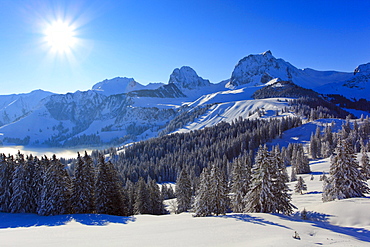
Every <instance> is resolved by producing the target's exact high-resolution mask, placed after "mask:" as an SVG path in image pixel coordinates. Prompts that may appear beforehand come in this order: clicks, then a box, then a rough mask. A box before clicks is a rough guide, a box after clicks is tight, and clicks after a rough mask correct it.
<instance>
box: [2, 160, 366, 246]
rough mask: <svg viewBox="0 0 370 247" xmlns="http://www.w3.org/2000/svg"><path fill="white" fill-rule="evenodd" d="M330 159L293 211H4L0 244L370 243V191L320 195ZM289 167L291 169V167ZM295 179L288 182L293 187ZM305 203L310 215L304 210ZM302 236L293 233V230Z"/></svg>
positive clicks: (319, 166) (315, 166) (315, 169)
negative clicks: (197, 214)
mask: <svg viewBox="0 0 370 247" xmlns="http://www.w3.org/2000/svg"><path fill="white" fill-rule="evenodd" d="M329 166H330V162H329V159H323V160H316V161H312V162H311V170H312V174H313V177H314V179H313V180H310V178H311V174H307V175H303V178H304V180H305V182H306V184H307V188H308V190H307V191H305V192H304V194H303V195H301V194H296V193H293V194H292V198H293V200H292V202H293V204H294V205H295V206H296V207H297V208H298V209H297V211H296V213H295V214H293V215H292V216H284V215H278V214H276V215H272V214H260V213H253V214H227V215H225V216H218V217H205V218H194V217H192V214H191V213H182V214H180V215H176V214H171V215H164V216H151V215H137V216H132V217H118V216H108V215H61V216H46V217H45V216H37V215H33V214H6V213H0V246H2V247H5V246H12V247H13V246H30V247H32V246H37V247H42V246H161V247H165V246H316V245H317V246H320V245H321V246H328V245H330V246H370V214H369V213H368V211H369V208H370V197H369V195H368V197H366V198H352V199H346V200H341V201H334V202H326V203H323V202H322V201H321V192H322V181H319V177H320V175H321V174H322V172H323V171H326V172H328V171H329ZM288 172H289V171H288ZM369 182H370V181H369ZM295 183H296V182H291V183H289V186H290V187H291V188H292V189H293V187H294V185H295ZM303 208H306V210H307V211H308V218H309V219H307V220H302V219H301V217H300V215H299V212H300V211H302V210H303ZM295 231H297V233H298V234H299V235H300V237H301V240H296V239H294V238H293V237H292V236H293V235H294V232H295Z"/></svg>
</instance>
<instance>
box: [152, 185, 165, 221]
mask: <svg viewBox="0 0 370 247" xmlns="http://www.w3.org/2000/svg"><path fill="white" fill-rule="evenodd" d="M148 190H149V204H150V211H149V213H150V214H154V215H160V214H164V211H165V210H164V205H163V197H162V194H161V192H160V190H159V186H158V184H157V183H156V181H155V180H150V181H149V184H148Z"/></svg>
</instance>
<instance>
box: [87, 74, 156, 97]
mask: <svg viewBox="0 0 370 247" xmlns="http://www.w3.org/2000/svg"><path fill="white" fill-rule="evenodd" d="M161 86H163V83H149V84H148V85H146V86H144V85H142V84H140V83H138V82H137V81H135V80H134V79H133V78H127V77H116V78H113V79H110V80H108V79H106V80H104V81H101V82H98V83H96V84H95V85H94V86H93V87H92V89H93V90H96V91H98V92H101V93H102V94H104V95H106V96H109V95H114V94H121V93H128V92H131V91H135V90H143V89H147V90H148V89H149V90H153V89H157V88H159V87H161Z"/></svg>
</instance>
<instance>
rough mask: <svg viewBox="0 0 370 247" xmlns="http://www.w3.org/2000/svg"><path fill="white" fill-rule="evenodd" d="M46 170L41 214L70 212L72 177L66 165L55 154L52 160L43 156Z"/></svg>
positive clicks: (39, 209) (39, 212) (39, 210)
mask: <svg viewBox="0 0 370 247" xmlns="http://www.w3.org/2000/svg"><path fill="white" fill-rule="evenodd" d="M42 162H43V163H44V166H45V171H44V175H43V178H44V179H43V180H44V185H43V189H42V192H41V201H40V206H39V208H38V211H37V213H38V214H39V215H44V216H47V215H59V214H67V213H69V212H70V206H71V204H70V197H71V179H70V177H69V175H68V173H67V170H66V168H65V167H64V165H63V164H62V163H61V162H60V161H59V160H58V159H57V158H56V156H55V155H53V157H52V159H51V160H48V158H47V157H44V158H43V161H42Z"/></svg>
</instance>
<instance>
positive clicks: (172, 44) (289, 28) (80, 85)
mask: <svg viewBox="0 0 370 247" xmlns="http://www.w3.org/2000/svg"><path fill="white" fill-rule="evenodd" d="M56 19H59V20H63V21H65V22H68V23H70V24H71V25H73V26H74V28H75V31H74V35H75V38H76V39H77V42H76V43H75V45H74V46H71V48H70V52H68V53H62V52H61V53H53V52H51V51H50V47H48V46H47V45H45V41H44V40H45V34H44V32H45V29H46V26H47V23H51V22H53V21H54V20H56ZM369 27H370V1H329V0H327V1H316V0H311V1H300V0H297V1H284V0H280V1H263V0H262V1H261V0H260V1H248V0H244V1H243V0H241V1H239V0H223V1H221V0H213V1H202V0H197V1H195V0H194V1H193V0H176V1H174V0H163V1H156V0H132V1H131V0H117V1H111V0H106V1H94V0H90V1H78V0H75V1H46V0H43V1H41V0H14V1H10V0H0V86H1V91H0V94H11V93H21V92H30V91H32V90H34V89H39V88H41V89H44V90H48V91H52V92H57V93H65V92H74V91H76V90H87V89H89V88H91V87H92V85H93V84H95V83H96V82H99V81H102V80H104V79H110V78H113V77H116V76H126V77H133V78H135V80H136V81H138V82H140V83H142V84H147V83H149V82H164V83H167V81H168V78H169V75H170V74H171V72H172V71H173V69H174V68H177V67H181V66H184V65H188V66H191V67H192V68H194V69H195V71H197V73H198V74H199V75H200V76H202V77H203V78H207V79H209V80H210V81H211V82H214V83H216V82H219V81H221V80H224V79H227V78H229V77H230V75H231V72H232V70H233V68H234V66H235V64H236V63H237V62H238V61H239V60H240V59H241V58H243V57H245V56H247V55H249V54H256V53H262V52H264V51H266V50H271V51H272V53H273V55H274V56H275V57H277V58H283V59H284V60H286V61H289V62H290V63H292V64H293V65H295V66H296V67H298V68H306V67H310V68H313V69H317V70H338V71H353V70H354V69H355V67H357V66H358V65H359V64H362V63H367V62H370V46H369V45H368V44H369V40H370V28H369Z"/></svg>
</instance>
